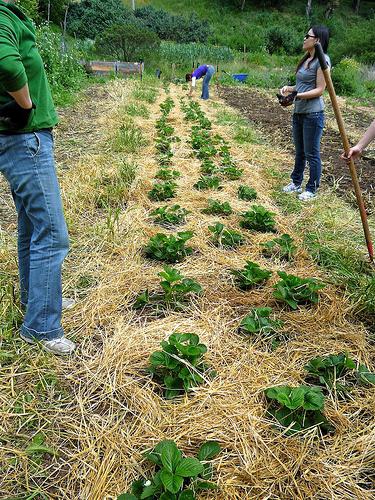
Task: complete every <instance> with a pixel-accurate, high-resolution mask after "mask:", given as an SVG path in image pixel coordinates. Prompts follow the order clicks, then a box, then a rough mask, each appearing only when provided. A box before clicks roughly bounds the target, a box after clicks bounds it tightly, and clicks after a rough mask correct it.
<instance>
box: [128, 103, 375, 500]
mask: <svg viewBox="0 0 375 500" xmlns="http://www.w3.org/2000/svg"><path fill="white" fill-rule="evenodd" d="M172 106H173V104H172V103H171V101H170V100H168V99H167V100H166V101H165V102H164V103H163V104H162V105H161V109H162V117H161V118H160V119H159V120H158V121H157V129H158V137H157V140H156V150H157V159H158V162H159V165H160V170H162V171H163V174H162V177H161V180H163V181H164V183H169V184H168V185H169V186H170V183H172V182H173V183H174V179H177V178H178V177H179V176H180V172H178V171H177V170H174V169H173V167H172V164H173V161H172V158H173V151H172V144H173V142H174V129H173V127H172V126H171V125H170V124H169V123H168V120H167V118H168V114H169V112H170V110H171V109H172ZM182 107H183V110H184V112H185V118H186V119H188V120H192V121H195V122H197V123H198V124H197V125H193V128H192V141H191V145H192V148H193V151H194V155H195V156H196V157H198V158H200V159H201V160H202V164H201V169H202V174H203V175H207V176H211V178H212V177H213V174H218V177H219V175H220V176H221V175H222V172H221V171H220V168H222V164H221V165H219V166H218V165H217V164H218V162H220V161H222V160H223V159H224V162H226V163H227V164H228V165H229V162H232V163H233V160H232V158H231V155H230V149H229V145H228V144H227V143H226V142H225V141H224V140H222V138H220V137H219V136H211V134H210V130H211V123H210V122H209V120H207V118H206V117H205V116H204V114H203V112H202V111H201V109H200V107H199V105H197V103H194V102H193V101H192V102H191V103H190V104H183V105H182ZM232 166H233V165H232V164H231V165H230V166H229V168H231V167H232ZM157 178H158V179H160V171H159V172H158V173H157ZM219 180H220V181H222V177H219ZM174 184H175V183H174ZM154 187H155V185H154ZM195 187H196V186H195ZM211 189H212V187H211ZM164 190H166V189H165V188H164ZM175 190H176V186H175V187H174V193H173V194H172V196H170V198H173V197H174V196H175V194H176V193H175ZM237 194H238V197H239V198H240V199H243V200H246V201H252V200H253V199H256V192H255V190H253V189H252V188H250V187H249V186H240V187H239V188H238V192H237ZM149 197H150V199H152V200H153V201H161V200H163V199H167V198H158V197H154V196H150V193H149ZM202 212H203V213H206V214H210V215H220V216H224V217H225V216H228V215H231V214H233V209H232V207H231V206H230V203H229V202H221V201H219V200H215V199H208V204H207V207H206V208H204V209H203V210H202ZM189 213H190V212H189V211H188V210H186V209H184V208H183V207H181V206H180V205H178V204H173V205H165V206H162V207H158V208H156V209H155V210H153V211H152V212H151V216H152V217H153V220H154V222H155V223H156V224H160V225H164V226H167V227H169V228H171V227H175V226H178V225H182V224H184V223H185V222H186V217H187V216H188V215H189ZM274 215H275V214H273V213H272V212H269V211H268V210H266V209H265V208H264V207H262V206H258V205H253V206H252V207H251V210H248V211H246V212H243V213H241V214H240V227H242V228H243V229H250V230H254V231H261V232H275V231H276V227H275V226H276V224H275V219H274ZM209 230H210V232H211V233H212V242H213V244H215V245H218V246H221V247H224V248H234V247H236V246H237V245H239V244H242V243H244V242H245V241H246V239H245V237H244V236H243V235H242V234H241V233H240V232H237V231H234V230H231V229H227V228H225V226H224V225H223V224H221V223H220V222H217V223H215V224H214V225H212V226H209ZM193 236H194V234H193V232H192V231H180V232H177V233H175V234H170V235H167V234H163V233H157V234H156V235H155V236H153V237H151V238H150V240H149V242H148V244H147V245H146V246H145V248H144V255H145V256H146V257H147V258H150V259H152V260H156V261H159V262H165V263H166V264H167V265H165V266H164V267H163V271H161V272H159V273H158V276H159V278H160V283H159V286H160V288H159V290H157V291H150V290H149V289H146V290H145V291H143V292H142V293H140V294H139V295H138V297H137V298H136V300H135V302H134V308H135V309H137V310H141V311H146V312H148V313H150V314H152V315H160V314H164V313H165V312H168V311H169V310H177V311H179V310H184V308H185V307H186V306H188V305H190V304H191V301H192V300H195V299H196V298H197V297H199V295H201V294H202V292H203V288H202V286H201V284H200V283H198V282H197V281H195V280H194V279H192V278H189V277H186V276H184V275H183V274H182V273H181V272H180V271H179V270H178V269H176V268H173V267H171V266H170V265H168V264H174V263H177V262H181V261H183V260H184V259H185V258H186V257H187V256H190V255H193V253H194V249H193V247H192V246H190V245H189V241H190V240H191V239H192V238H193ZM261 248H262V250H261V251H262V254H263V255H264V256H266V257H270V258H273V257H277V258H278V259H279V260H285V261H291V260H292V259H293V257H294V255H295V253H296V251H297V247H296V245H295V243H294V241H293V239H292V238H291V237H290V235H288V234H282V235H280V236H277V237H275V238H273V239H271V240H269V241H267V242H265V243H262V244H261ZM229 273H230V276H231V277H232V280H233V284H234V285H235V286H236V287H237V288H239V289H240V290H241V291H244V292H247V291H248V290H251V289H254V288H255V287H260V286H263V285H264V284H265V283H267V281H268V280H269V279H270V278H271V276H272V272H271V271H270V270H267V269H263V268H261V267H260V266H259V264H257V263H255V262H252V261H250V260H248V261H246V264H245V266H244V267H243V268H242V269H230V270H229ZM278 276H279V278H280V279H279V280H278V281H277V282H276V283H275V284H274V285H273V297H274V298H275V299H276V300H278V301H281V302H283V303H284V304H285V305H286V306H288V307H289V308H291V309H292V310H296V309H298V308H299V307H300V306H302V305H314V304H317V303H318V301H319V291H320V290H321V289H322V288H324V286H325V285H324V283H322V282H320V281H318V280H316V279H314V278H300V277H298V276H294V275H293V274H288V273H286V272H282V271H279V272H278ZM283 326H284V325H283V322H282V321H281V320H279V319H277V318H276V317H275V314H274V313H273V310H272V309H271V308H270V307H259V308H253V309H251V310H250V311H249V313H248V314H247V315H246V316H245V317H243V318H242V319H241V320H240V322H239V325H238V333H239V334H240V335H246V336H248V337H251V338H252V339H254V340H261V341H263V340H265V341H266V342H268V343H269V345H270V346H271V348H275V347H277V346H278V345H279V343H280V342H281V341H283V340H285V339H286V338H287V335H286V333H285V332H283ZM207 351H208V348H207V346H206V345H205V344H204V343H202V342H201V340H200V338H199V336H198V335H197V334H196V333H191V332H189V333H187V332H174V333H172V334H171V335H170V336H169V337H168V339H167V340H163V341H162V342H161V349H159V350H156V351H154V352H153V353H152V354H151V355H150V359H149V365H148V367H147V372H148V373H149V374H151V376H152V378H153V380H154V381H155V382H156V387H157V390H159V391H160V393H161V394H162V396H163V397H164V398H165V399H167V400H171V399H175V398H177V397H181V396H183V395H184V394H191V393H194V392H195V391H196V390H197V388H198V387H199V386H201V385H202V384H209V383H210V382H211V381H212V379H213V378H214V377H215V376H216V372H215V370H214V368H213V367H212V366H210V365H209V364H208V363H207V362H206V361H205V355H206V353H207ZM305 371H306V378H305V383H304V384H301V385H300V386H298V387H291V386H288V385H280V386H275V387H269V388H267V389H266V390H265V391H264V396H265V399H266V401H267V410H266V411H267V414H268V415H269V416H271V417H272V419H273V420H274V421H275V422H276V424H275V426H276V427H277V428H278V429H281V430H282V432H283V434H284V435H286V436H289V435H293V434H295V433H298V432H304V431H306V430H308V429H311V428H313V427H318V428H319V429H320V432H321V433H322V434H324V433H328V432H332V431H333V430H334V427H333V425H332V423H331V422H329V421H328V419H327V417H326V415H325V413H324V409H325V403H326V397H327V395H330V394H331V393H332V392H334V393H336V394H340V397H346V396H347V395H348V394H349V393H350V391H351V390H352V388H353V387H354V386H355V385H356V384H366V385H369V384H375V375H374V374H372V373H370V372H369V370H368V369H367V367H366V366H365V365H363V364H359V363H357V362H355V361H354V360H353V359H352V358H350V357H349V355H347V354H338V355H330V356H326V357H319V358H314V359H311V360H310V361H309V362H308V363H307V364H306V366H305ZM211 445H212V446H214V447H215V450H216V451H215V455H216V454H217V453H219V451H220V447H219V445H218V443H215V444H213V443H212V442H209V444H207V443H206V444H204V445H203V446H211ZM200 453H201V451H200V452H199V453H198V457H197V458H194V459H190V462H189V464H190V466H189V467H190V468H189V467H187V464H188V462H186V460H189V459H188V458H186V457H184V456H183V455H182V453H181V451H180V450H178V448H177V445H176V444H175V443H174V442H173V441H162V442H161V443H159V445H157V446H156V448H155V449H154V450H153V451H151V453H150V452H147V453H146V455H145V458H147V459H149V460H151V461H152V462H153V463H154V464H155V466H156V467H155V473H154V475H153V476H152V477H151V478H149V479H148V478H147V479H140V480H138V481H135V482H134V483H133V485H132V488H131V492H130V493H127V494H124V495H122V496H120V497H119V498H120V499H122V500H134V499H141V498H151V499H164V500H168V499H176V500H179V499H190V498H196V494H197V492H199V490H201V489H214V488H216V485H215V483H213V482H211V481H210V479H211V477H212V467H211V466H210V467H209V470H210V474H209V475H205V467H206V466H207V467H208V466H209V464H207V463H205V460H204V459H203V458H202V457H203V455H200ZM213 456H214V455H212V457H213ZM212 457H211V456H208V455H207V456H206V457H205V458H206V459H209V458H212ZM185 466H186V470H185Z"/></svg>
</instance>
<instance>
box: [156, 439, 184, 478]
mask: <svg viewBox="0 0 375 500" xmlns="http://www.w3.org/2000/svg"><path fill="white" fill-rule="evenodd" d="M181 458H182V454H181V451H180V450H179V449H178V448H177V445H176V443H175V442H174V441H169V442H168V443H167V444H165V446H164V447H163V449H162V452H161V461H162V464H163V465H164V467H165V468H166V469H167V471H168V472H175V470H176V467H177V466H178V464H179V462H181Z"/></svg>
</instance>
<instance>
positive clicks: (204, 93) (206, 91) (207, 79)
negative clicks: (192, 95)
mask: <svg viewBox="0 0 375 500" xmlns="http://www.w3.org/2000/svg"><path fill="white" fill-rule="evenodd" d="M214 73H215V68H214V67H213V66H209V67H208V69H207V73H206V75H205V77H204V79H203V84H202V95H201V98H202V99H208V98H209V97H210V95H209V84H210V80H211V78H212V76H213V74H214Z"/></svg>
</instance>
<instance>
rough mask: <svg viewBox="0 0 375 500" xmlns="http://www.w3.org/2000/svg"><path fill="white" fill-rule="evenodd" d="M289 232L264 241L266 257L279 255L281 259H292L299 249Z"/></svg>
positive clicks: (263, 251) (263, 250)
mask: <svg viewBox="0 0 375 500" xmlns="http://www.w3.org/2000/svg"><path fill="white" fill-rule="evenodd" d="M293 241H294V240H293V238H291V237H290V236H289V234H282V235H281V236H280V238H274V239H273V240H270V241H267V242H266V243H262V244H261V245H262V247H263V249H262V253H263V255H265V256H266V257H277V258H279V259H280V260H291V259H292V258H293V256H294V254H295V253H296V251H297V247H296V245H295V244H294V242H293Z"/></svg>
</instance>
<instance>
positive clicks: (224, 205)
mask: <svg viewBox="0 0 375 500" xmlns="http://www.w3.org/2000/svg"><path fill="white" fill-rule="evenodd" d="M202 212H203V213H204V214H211V215H230V214H231V213H232V212H233V210H232V207H231V206H230V204H229V202H228V201H224V202H221V201H219V200H211V199H209V200H208V207H207V208H204V209H203V210H202Z"/></svg>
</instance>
